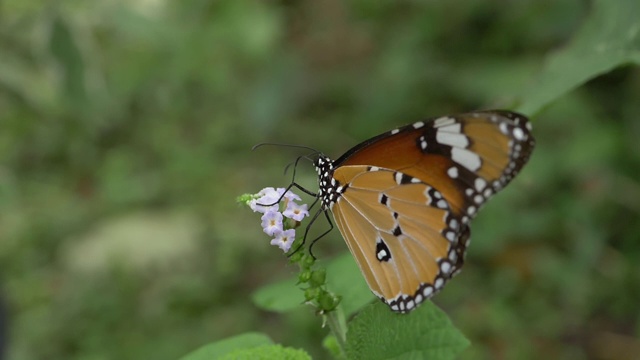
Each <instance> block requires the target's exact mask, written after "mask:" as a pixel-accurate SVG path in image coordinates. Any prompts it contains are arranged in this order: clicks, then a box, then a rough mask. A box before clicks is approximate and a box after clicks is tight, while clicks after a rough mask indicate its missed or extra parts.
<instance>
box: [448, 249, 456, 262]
mask: <svg viewBox="0 0 640 360" xmlns="http://www.w3.org/2000/svg"><path fill="white" fill-rule="evenodd" d="M449 260H451V262H452V263H455V262H456V261H458V253H456V251H455V250H454V249H451V251H449Z"/></svg>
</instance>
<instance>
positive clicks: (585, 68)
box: [518, 0, 640, 114]
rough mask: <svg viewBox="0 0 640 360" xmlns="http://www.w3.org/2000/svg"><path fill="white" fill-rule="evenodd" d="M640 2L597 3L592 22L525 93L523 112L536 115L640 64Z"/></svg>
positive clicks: (604, 0)
mask: <svg viewBox="0 0 640 360" xmlns="http://www.w3.org/2000/svg"><path fill="white" fill-rule="evenodd" d="M638 14H640V1H637V0H596V1H594V3H593V9H592V11H591V14H590V15H589V18H588V19H587V20H586V22H585V23H584V25H583V26H582V28H581V29H580V30H579V31H578V32H577V33H576V35H575V37H574V38H573V39H572V40H571V42H570V43H569V44H568V45H567V46H566V47H565V48H564V49H562V50H560V51H558V52H556V53H554V54H552V55H551V56H550V57H549V58H548V59H547V62H546V65H545V66H544V68H543V69H542V72H541V73H540V74H539V75H538V76H537V79H536V82H535V83H534V84H533V85H532V86H531V87H529V88H528V89H526V90H525V92H524V94H523V96H522V99H523V103H522V105H521V106H520V107H519V109H518V110H519V111H521V112H523V113H525V114H533V113H535V112H537V111H539V110H540V109H541V108H542V107H544V106H546V105H548V104H549V103H550V102H552V101H554V100H555V99H557V98H558V97H560V96H562V95H563V94H565V93H567V92H568V91H570V90H572V89H574V88H576V87H578V86H580V85H581V84H583V83H584V82H586V81H588V80H589V79H592V78H594V77H596V76H598V75H601V74H603V73H606V72H608V71H611V70H612V69H614V68H616V67H618V66H620V65H624V64H629V63H635V64H640V16H639V15H638Z"/></svg>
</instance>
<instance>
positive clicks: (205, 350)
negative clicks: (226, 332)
mask: <svg viewBox="0 0 640 360" xmlns="http://www.w3.org/2000/svg"><path fill="white" fill-rule="evenodd" d="M272 344H273V341H271V339H270V338H269V337H268V336H267V335H264V334H262V333H246V334H242V335H238V336H234V337H230V338H227V339H224V340H220V341H216V342H214V343H210V344H207V345H204V346H203V347H201V348H199V349H197V350H195V351H193V352H191V353H189V354H187V355H185V356H183V357H182V358H181V360H204V359H207V360H208V359H218V358H220V357H222V356H225V355H228V354H230V353H233V352H235V351H238V350H246V349H251V348H257V347H261V346H264V345H272Z"/></svg>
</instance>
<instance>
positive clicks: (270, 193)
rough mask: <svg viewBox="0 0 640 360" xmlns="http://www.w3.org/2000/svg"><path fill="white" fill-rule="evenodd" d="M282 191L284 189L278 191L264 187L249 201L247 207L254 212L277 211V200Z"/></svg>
mask: <svg viewBox="0 0 640 360" xmlns="http://www.w3.org/2000/svg"><path fill="white" fill-rule="evenodd" d="M283 192H284V189H282V192H280V193H279V192H278V190H276V189H274V188H272V187H267V188H264V189H262V190H260V192H259V193H258V194H257V195H256V198H255V199H253V200H251V201H249V207H250V208H251V210H253V211H254V212H259V213H262V214H264V213H266V212H268V211H270V210H274V211H277V210H278V205H279V204H278V200H280V196H282V193H283Z"/></svg>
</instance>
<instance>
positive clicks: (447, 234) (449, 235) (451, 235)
mask: <svg viewBox="0 0 640 360" xmlns="http://www.w3.org/2000/svg"><path fill="white" fill-rule="evenodd" d="M444 237H445V238H446V239H447V240H449V241H450V242H454V241H455V240H456V233H454V232H453V231H447V232H445V234H444Z"/></svg>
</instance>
